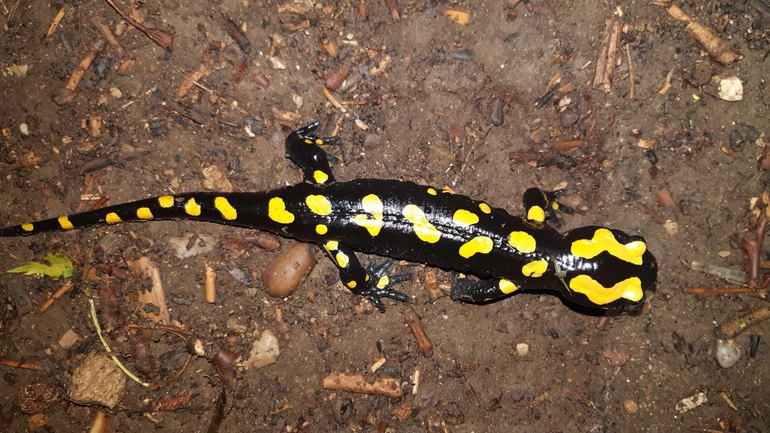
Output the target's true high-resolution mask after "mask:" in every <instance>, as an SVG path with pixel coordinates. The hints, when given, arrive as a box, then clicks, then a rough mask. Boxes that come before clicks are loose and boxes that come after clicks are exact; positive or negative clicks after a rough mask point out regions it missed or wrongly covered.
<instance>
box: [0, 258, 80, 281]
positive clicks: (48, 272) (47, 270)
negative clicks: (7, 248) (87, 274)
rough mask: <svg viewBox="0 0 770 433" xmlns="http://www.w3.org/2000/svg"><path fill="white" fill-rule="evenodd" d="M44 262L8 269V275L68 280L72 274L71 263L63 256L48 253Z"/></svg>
mask: <svg viewBox="0 0 770 433" xmlns="http://www.w3.org/2000/svg"><path fill="white" fill-rule="evenodd" d="M44 260H45V261H44V262H43V263H41V262H29V263H27V264H26V265H24V266H19V267H18V268H13V269H9V270H8V271H6V272H8V273H9V274H21V273H24V274H25V275H40V276H43V277H51V278H55V279H56V278H69V277H71V276H72V274H73V273H74V271H73V268H72V261H70V259H69V258H68V257H67V256H65V255H64V254H54V253H48V254H46V255H45V258H44Z"/></svg>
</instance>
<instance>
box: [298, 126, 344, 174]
mask: <svg viewBox="0 0 770 433" xmlns="http://www.w3.org/2000/svg"><path fill="white" fill-rule="evenodd" d="M320 124H321V123H320V122H318V121H315V122H313V123H311V124H310V125H307V126H305V127H302V128H300V129H298V130H296V131H294V132H292V133H291V134H289V136H288V137H286V155H287V156H288V157H289V159H291V160H292V161H294V163H295V164H297V165H298V166H299V167H300V168H301V169H302V173H303V176H304V178H305V181H306V182H310V183H314V184H316V185H328V184H330V183H334V175H333V174H332V169H331V167H330V166H329V158H328V156H327V154H326V151H324V150H323V149H322V148H321V147H320V146H321V145H322V144H332V143H335V142H337V137H326V138H318V137H316V135H315V130H316V129H318V126H319V125H320Z"/></svg>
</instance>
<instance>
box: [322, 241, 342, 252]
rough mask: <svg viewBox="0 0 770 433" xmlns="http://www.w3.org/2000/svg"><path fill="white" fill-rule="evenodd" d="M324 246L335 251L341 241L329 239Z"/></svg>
mask: <svg viewBox="0 0 770 433" xmlns="http://www.w3.org/2000/svg"><path fill="white" fill-rule="evenodd" d="M324 246H325V247H326V249H327V250H329V251H335V250H336V249H337V248H338V247H339V246H340V243H339V242H337V241H329V242H327V243H326V245H324Z"/></svg>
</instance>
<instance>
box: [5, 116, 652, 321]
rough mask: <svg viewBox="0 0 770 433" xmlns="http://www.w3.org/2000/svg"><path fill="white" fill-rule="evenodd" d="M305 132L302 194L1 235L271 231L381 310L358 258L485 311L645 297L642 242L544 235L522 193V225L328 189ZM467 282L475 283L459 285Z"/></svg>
mask: <svg viewBox="0 0 770 433" xmlns="http://www.w3.org/2000/svg"><path fill="white" fill-rule="evenodd" d="M318 125H319V123H318V122H315V123H312V124H310V125H308V126H306V127H304V128H301V129H299V130H297V131H294V132H292V133H291V134H289V136H288V138H287V139H286V151H287V155H288V157H289V158H290V159H291V160H293V161H294V162H295V163H296V164H297V165H298V166H299V167H300V168H301V169H302V170H303V174H304V178H305V182H304V183H300V184H298V185H294V186H287V187H284V188H279V189H275V190H272V191H266V192H247V193H209V192H205V193H191V194H180V195H164V196H160V197H156V198H149V199H145V200H140V201H135V202H132V203H126V204H121V205H117V206H110V207H107V208H103V209H98V210H93V211H90V212H84V213H79V214H75V215H69V216H60V217H58V218H52V219H47V220H44V221H40V222H35V223H24V224H20V225H17V226H13V227H8V228H4V229H0V236H6V237H7V236H22V235H33V234H37V233H40V232H45V231H51V230H71V229H74V228H79V227H84V226H92V225H99V224H117V223H120V222H125V221H146V220H157V219H192V220H202V221H213V222H217V223H222V224H227V225H233V226H240V227H249V228H255V229H261V230H267V231H270V232H273V233H277V234H279V235H282V236H286V237H291V238H296V239H299V240H303V241H307V242H314V243H316V244H318V245H319V246H320V247H321V248H322V249H324V250H325V251H326V253H327V254H328V255H329V257H330V258H331V259H332V261H333V262H334V264H335V266H336V267H337V268H338V269H339V273H340V278H341V279H342V283H343V284H344V285H345V286H346V287H348V289H350V290H351V291H352V292H353V293H355V294H357V295H360V296H365V297H367V298H368V299H369V300H370V301H371V302H372V303H373V304H374V305H375V306H376V307H377V308H378V309H379V310H380V311H384V310H385V307H384V304H383V303H382V301H381V298H383V297H387V298H392V299H396V300H399V301H406V300H408V297H407V296H406V295H404V294H403V293H400V292H398V291H396V290H394V289H392V288H391V286H392V285H393V284H394V283H396V282H399V281H402V280H403V279H404V276H396V277H393V276H391V277H388V276H387V274H386V273H385V271H386V269H387V267H388V266H389V263H390V261H388V262H386V263H385V264H383V265H381V266H373V265H370V266H369V267H368V268H364V267H363V266H362V265H361V263H360V262H359V261H358V259H357V258H356V255H355V253H354V251H362V252H366V253H373V254H378V255H382V256H388V257H391V258H396V259H403V260H409V261H416V262H422V263H426V264H429V265H432V266H437V267H441V268H445V269H450V270H454V271H457V272H459V273H461V274H460V275H461V276H462V278H458V279H457V281H456V282H455V283H454V285H453V287H452V293H451V296H452V298H453V299H456V300H461V301H468V302H476V303H482V302H487V301H491V300H495V299H498V298H501V297H503V296H506V295H508V294H511V293H513V292H517V291H523V290H550V291H556V292H558V293H560V294H561V296H562V297H564V298H565V299H566V300H569V301H572V302H574V303H577V304H579V305H583V306H587V307H592V308H599V309H613V308H615V307H620V306H624V305H634V304H638V303H639V302H640V301H641V300H642V298H643V296H644V293H643V291H644V290H645V289H648V288H652V287H653V286H654V284H655V279H656V277H657V262H656V260H655V257H654V256H653V255H652V253H650V251H649V250H648V249H647V244H646V242H645V240H644V239H643V238H642V237H640V236H632V235H628V234H626V233H624V232H622V231H619V230H613V229H609V228H604V227H594V226H591V227H581V228H578V229H575V230H572V231H570V232H569V233H567V234H566V235H562V234H560V233H559V232H558V231H556V230H555V229H553V228H551V227H549V226H548V225H546V224H545V219H546V216H547V214H548V213H549V212H550V211H552V210H553V209H556V208H557V206H558V205H557V204H556V203H555V201H554V197H555V195H554V194H553V193H544V192H542V191H540V190H539V189H536V188H531V189H529V190H527V191H526V192H525V194H524V205H525V208H526V217H525V218H524V219H521V218H518V217H515V216H512V215H510V214H508V213H507V212H506V211H505V210H503V209H496V208H493V207H491V206H489V205H488V204H487V203H485V202H483V201H476V200H472V199H470V198H469V197H466V196H463V195H458V194H454V193H453V192H452V191H450V190H447V189H441V188H431V187H427V186H421V185H417V184H415V183H412V182H402V181H398V180H379V179H358V180H353V181H350V182H336V181H335V179H334V176H333V175H332V172H331V169H330V166H329V162H328V160H327V154H326V152H325V151H324V150H323V149H322V148H321V147H320V146H319V145H321V144H326V143H332V142H334V141H336V139H335V138H318V137H316V135H315V134H314V131H315V130H316V129H317V128H318ZM464 274H470V275H474V276H476V277H478V279H471V278H465V275H464Z"/></svg>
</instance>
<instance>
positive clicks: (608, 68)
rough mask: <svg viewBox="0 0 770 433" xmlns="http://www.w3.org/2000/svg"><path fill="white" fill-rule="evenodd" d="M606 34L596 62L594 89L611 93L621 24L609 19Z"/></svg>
mask: <svg viewBox="0 0 770 433" xmlns="http://www.w3.org/2000/svg"><path fill="white" fill-rule="evenodd" d="M606 26H607V29H606V32H607V33H606V34H605V35H604V40H603V41H602V49H601V51H600V52H599V58H598V59H597V61H596V72H595V73H594V83H593V86H594V89H598V90H603V91H604V92H605V93H609V92H610V90H612V75H613V73H614V71H615V59H616V56H617V51H618V44H619V43H620V30H621V22H620V21H619V20H613V19H612V18H608V19H607V21H606Z"/></svg>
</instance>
